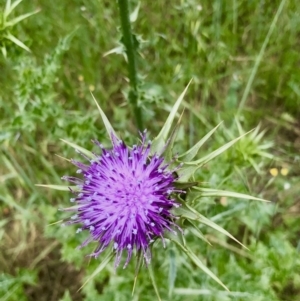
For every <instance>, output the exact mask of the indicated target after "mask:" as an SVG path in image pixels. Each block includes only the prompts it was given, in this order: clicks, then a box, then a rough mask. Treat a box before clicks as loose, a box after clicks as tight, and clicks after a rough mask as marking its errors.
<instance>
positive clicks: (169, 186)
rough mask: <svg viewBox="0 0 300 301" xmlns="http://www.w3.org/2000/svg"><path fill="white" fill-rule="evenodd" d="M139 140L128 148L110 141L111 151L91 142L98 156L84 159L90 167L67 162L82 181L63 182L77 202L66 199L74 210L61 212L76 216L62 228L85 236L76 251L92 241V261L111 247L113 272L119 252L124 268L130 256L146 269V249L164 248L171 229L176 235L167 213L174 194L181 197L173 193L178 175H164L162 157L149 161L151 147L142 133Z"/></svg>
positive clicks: (165, 166)
mask: <svg viewBox="0 0 300 301" xmlns="http://www.w3.org/2000/svg"><path fill="white" fill-rule="evenodd" d="M141 136H142V143H141V144H140V145H138V146H137V145H134V146H133V147H132V148H129V147H128V146H126V145H125V143H124V142H123V141H120V140H117V138H116V137H114V136H113V137H112V138H113V139H112V141H113V148H112V149H111V150H107V149H105V148H104V147H103V146H102V145H101V144H100V143H99V142H97V141H95V144H97V145H98V146H99V147H100V148H101V149H102V154H101V155H95V158H94V159H93V160H90V159H89V162H90V164H89V165H85V164H83V163H80V162H78V161H75V160H72V163H73V164H74V165H76V166H77V167H78V168H79V170H78V171H77V173H82V174H83V177H84V180H81V179H78V178H75V177H67V176H65V177H63V179H65V180H68V181H70V182H74V183H76V184H77V185H78V188H79V191H78V192H76V194H77V196H76V198H72V199H71V202H76V203H77V205H76V206H74V207H71V208H66V209H64V210H66V211H76V215H74V216H73V217H71V220H70V221H68V222H66V224H77V223H78V224H81V225H82V226H81V227H80V228H79V229H77V233H78V232H81V231H83V230H88V231H89V232H90V236H89V238H88V239H87V240H86V241H84V242H83V243H82V245H81V246H80V248H81V247H83V246H86V245H87V244H88V243H89V242H91V241H97V242H98V243H99V244H98V246H97V248H96V250H95V251H94V253H92V254H91V256H94V257H97V256H99V254H100V253H102V252H103V251H104V250H105V249H106V248H107V247H109V246H111V247H112V248H113V249H114V250H115V253H116V260H115V266H116V267H117V266H118V265H119V264H120V261H121V257H122V253H123V251H124V250H125V251H126V252H127V259H126V262H125V265H124V268H125V267H126V266H127V264H128V263H129V261H130V259H131V257H132V253H133V251H134V250H136V252H137V253H139V252H141V253H142V255H143V256H144V259H145V262H146V264H148V263H150V260H151V252H150V249H149V246H150V244H151V243H152V242H153V241H154V240H155V239H156V238H158V237H160V238H161V239H162V241H163V244H164V238H163V235H164V232H165V231H171V232H173V233H176V231H175V230H174V228H177V229H180V228H179V226H177V225H176V224H175V223H174V218H175V216H174V215H173V214H172V213H171V210H172V208H174V207H178V206H179V204H178V203H176V201H175V199H174V198H173V197H172V195H174V194H173V193H174V192H178V193H181V192H182V191H181V190H176V189H175V187H174V182H175V180H176V176H174V171H176V170H177V169H173V170H169V169H168V167H169V165H168V164H165V163H164V158H163V157H162V156H161V155H157V154H154V155H153V156H151V155H150V147H151V143H150V142H149V143H146V141H145V140H146V135H145V133H144V134H142V135H141ZM74 193H75V192H74Z"/></svg>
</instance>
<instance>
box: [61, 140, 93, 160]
mask: <svg viewBox="0 0 300 301" xmlns="http://www.w3.org/2000/svg"><path fill="white" fill-rule="evenodd" d="M60 140H61V141H63V142H65V143H67V144H68V145H70V146H72V147H73V148H74V149H75V150H76V149H77V150H79V151H80V152H81V153H83V154H84V155H86V156H87V157H88V158H91V159H94V158H95V155H94V154H93V153H92V152H90V151H89V150H87V149H85V148H83V147H81V146H79V145H77V144H76V143H73V142H70V141H67V140H65V139H60Z"/></svg>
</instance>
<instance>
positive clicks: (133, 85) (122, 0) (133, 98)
mask: <svg viewBox="0 0 300 301" xmlns="http://www.w3.org/2000/svg"><path fill="white" fill-rule="evenodd" d="M118 5H119V11H120V19H121V27H122V32H123V43H124V45H125V48H126V54H127V60H128V64H127V66H128V74H129V80H130V92H129V102H130V104H131V105H132V107H133V112H134V116H135V121H136V125H137V127H138V130H143V129H144V126H143V118H142V110H141V108H140V107H139V105H138V91H137V84H138V79H137V68H136V46H135V45H134V40H133V35H132V31H131V24H130V14H129V4H128V0H118Z"/></svg>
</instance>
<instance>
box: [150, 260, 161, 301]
mask: <svg viewBox="0 0 300 301" xmlns="http://www.w3.org/2000/svg"><path fill="white" fill-rule="evenodd" d="M148 272H149V276H150V279H151V282H152V285H153V288H154V290H155V293H156V296H157V299H158V301H161V298H160V295H159V291H158V288H157V285H156V281H155V277H154V272H153V269H152V265H151V264H149V265H148Z"/></svg>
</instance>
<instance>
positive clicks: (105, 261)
mask: <svg viewBox="0 0 300 301" xmlns="http://www.w3.org/2000/svg"><path fill="white" fill-rule="evenodd" d="M113 255H114V252H113V250H111V251H110V252H109V253H108V254H107V256H106V257H105V258H104V259H103V260H102V262H101V263H100V264H99V266H98V268H97V269H96V270H95V271H94V272H93V274H92V275H91V276H90V277H88V279H87V280H86V281H85V282H84V283H83V285H82V286H81V287H80V288H79V290H78V291H80V290H81V289H82V288H83V287H84V286H85V285H86V284H87V283H88V282H89V281H90V280H92V279H93V278H94V277H95V276H96V275H97V274H99V273H100V272H101V271H102V270H103V269H104V268H105V267H106V265H107V264H108V263H109V262H110V260H111V259H112V258H113Z"/></svg>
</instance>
